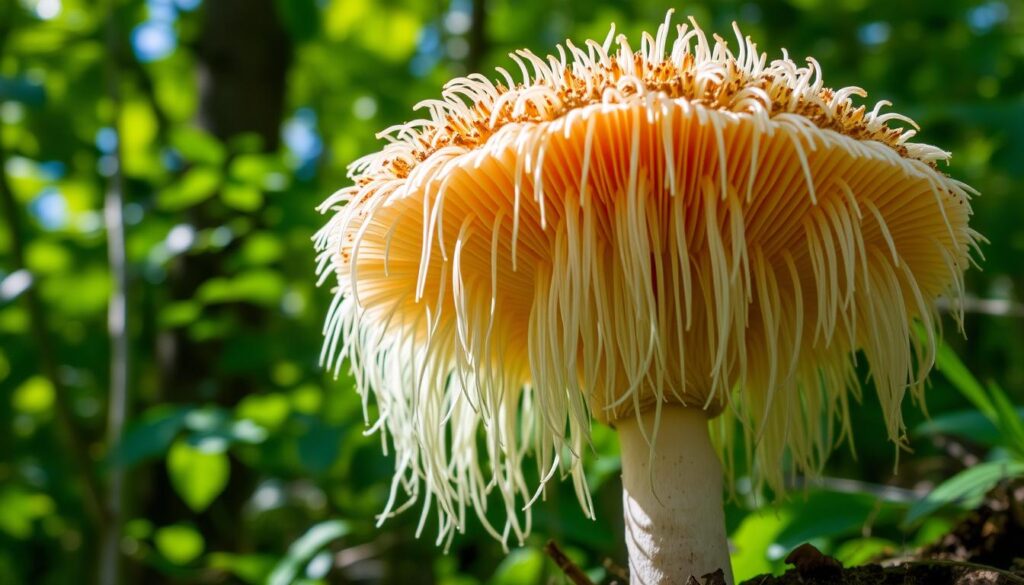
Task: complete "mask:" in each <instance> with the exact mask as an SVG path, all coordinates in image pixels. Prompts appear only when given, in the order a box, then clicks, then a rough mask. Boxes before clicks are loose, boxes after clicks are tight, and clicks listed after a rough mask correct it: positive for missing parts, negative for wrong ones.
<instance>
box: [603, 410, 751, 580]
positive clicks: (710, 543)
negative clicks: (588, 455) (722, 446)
mask: <svg viewBox="0 0 1024 585" xmlns="http://www.w3.org/2000/svg"><path fill="white" fill-rule="evenodd" d="M615 426H616V428H617V430H618V432H619V440H620V442H621V445H622V504H623V511H624V514H625V519H626V546H627V548H628V549H629V573H630V582H631V583H632V584H633V585H659V584H667V583H686V581H687V578H689V577H690V575H693V576H694V577H697V578H698V580H699V579H700V577H701V575H705V574H707V573H712V572H714V571H716V570H717V569H722V570H723V571H724V572H725V581H726V583H728V584H729V585H732V584H733V576H732V568H731V567H730V565H729V546H728V541H727V540H726V534H725V515H724V511H723V509H722V465H721V463H720V462H719V460H718V455H717V454H716V453H715V450H714V448H713V447H712V446H711V438H710V437H709V435H708V417H707V414H706V413H705V412H704V411H702V410H698V409H695V408H684V407H681V406H670V405H665V406H664V407H663V408H662V409H661V419H660V423H659V425H658V432H657V435H654V434H653V429H654V413H653V412H647V413H644V414H642V415H641V416H640V417H639V420H638V419H637V418H636V417H626V418H625V419H621V420H618V421H616V423H615ZM649 441H651V442H653V443H654V445H653V446H654V449H653V451H652V450H651V443H650V442H649ZM652 482H653V483H652Z"/></svg>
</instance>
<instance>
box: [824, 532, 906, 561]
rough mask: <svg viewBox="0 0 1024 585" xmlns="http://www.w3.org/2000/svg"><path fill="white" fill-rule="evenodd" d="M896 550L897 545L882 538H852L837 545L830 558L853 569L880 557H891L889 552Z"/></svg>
mask: <svg viewBox="0 0 1024 585" xmlns="http://www.w3.org/2000/svg"><path fill="white" fill-rule="evenodd" d="M898 549H899V545H898V544H896V543H895V542H893V541H891V540H886V539H884V538H875V537H867V538H854V539H852V540H847V541H846V542H844V543H843V544H841V545H839V547H838V548H837V549H836V550H835V552H833V553H832V556H833V557H835V559H836V560H837V561H839V562H840V563H843V565H845V566H847V567H855V566H857V565H863V564H864V563H867V562H870V561H873V560H875V559H877V558H879V557H882V556H891V552H892V551H894V550H898Z"/></svg>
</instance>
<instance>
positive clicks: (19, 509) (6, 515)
mask: <svg viewBox="0 0 1024 585" xmlns="http://www.w3.org/2000/svg"><path fill="white" fill-rule="evenodd" d="M55 509H56V506H55V505H54V503H53V500H52V499H51V498H50V496H48V495H46V494H43V493H36V492H31V491H29V490H27V489H25V488H22V487H20V486H14V485H12V486H8V487H5V488H3V489H2V490H0V533H7V534H9V535H10V536H12V537H14V538H16V539H25V538H28V537H30V536H31V535H32V525H33V523H34V522H35V521H36V520H38V519H40V518H43V517H45V516H49V515H50V514H52V513H53V512H54V510H55Z"/></svg>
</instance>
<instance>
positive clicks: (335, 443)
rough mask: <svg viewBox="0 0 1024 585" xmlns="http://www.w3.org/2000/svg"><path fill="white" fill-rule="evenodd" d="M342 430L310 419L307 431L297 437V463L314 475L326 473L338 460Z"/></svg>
mask: <svg viewBox="0 0 1024 585" xmlns="http://www.w3.org/2000/svg"><path fill="white" fill-rule="evenodd" d="M343 434H344V429H343V428H342V427H340V426H335V425H327V424H324V423H323V422H321V421H320V420H319V419H316V418H311V423H310V426H309V429H308V430H307V431H306V432H305V433H303V434H302V436H301V437H299V442H298V443H299V461H300V462H301V463H302V465H303V466H305V467H306V468H307V469H309V470H310V471H312V472H314V473H323V472H325V471H327V470H328V469H329V468H330V467H331V465H332V464H334V462H335V460H337V458H338V452H339V451H340V449H341V437H342V435H343Z"/></svg>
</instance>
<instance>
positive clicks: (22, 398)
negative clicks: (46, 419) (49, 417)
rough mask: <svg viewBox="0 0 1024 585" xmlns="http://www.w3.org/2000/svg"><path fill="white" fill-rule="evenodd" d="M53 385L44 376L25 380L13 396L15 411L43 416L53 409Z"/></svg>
mask: <svg viewBox="0 0 1024 585" xmlns="http://www.w3.org/2000/svg"><path fill="white" fill-rule="evenodd" d="M53 401H54V392H53V384H51V383H50V381H49V380H47V379H46V378H44V377H42V376H32V377H31V378H29V379H28V380H25V382H24V383H22V385H21V386H18V388H17V389H16V390H15V391H14V394H13V396H11V404H12V406H14V410H17V411H19V412H22V413H25V414H32V415H41V414H46V413H48V412H50V409H51V408H53Z"/></svg>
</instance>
